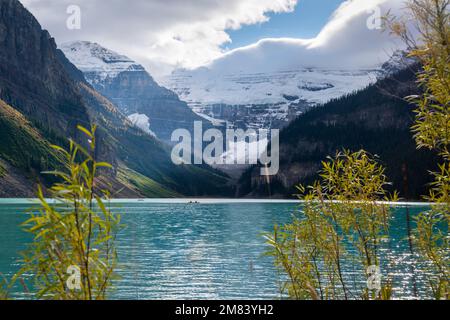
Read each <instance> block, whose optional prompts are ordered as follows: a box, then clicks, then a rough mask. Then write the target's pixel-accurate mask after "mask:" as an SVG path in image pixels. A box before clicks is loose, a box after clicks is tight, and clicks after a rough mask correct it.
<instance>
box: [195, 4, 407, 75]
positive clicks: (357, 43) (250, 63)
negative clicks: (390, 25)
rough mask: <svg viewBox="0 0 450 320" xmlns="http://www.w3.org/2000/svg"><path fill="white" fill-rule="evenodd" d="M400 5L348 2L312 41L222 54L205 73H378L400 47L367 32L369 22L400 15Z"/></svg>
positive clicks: (271, 42)
mask: <svg viewBox="0 0 450 320" xmlns="http://www.w3.org/2000/svg"><path fill="white" fill-rule="evenodd" d="M403 4H404V0H348V1H345V2H344V3H343V4H342V5H341V6H340V7H339V8H338V9H337V10H336V12H335V13H334V14H333V16H332V17H331V18H330V20H329V22H328V23H327V24H326V25H325V26H324V27H323V29H322V30H321V32H320V33H319V34H318V35H317V37H315V38H312V39H289V38H285V39H283V38H278V39H263V40H261V41H259V42H257V43H255V44H252V45H250V46H246V47H242V48H238V49H235V50H232V51H230V52H227V53H225V54H223V55H222V56H221V57H219V58H217V59H215V60H214V61H212V62H211V63H210V64H208V65H207V68H208V69H209V71H210V72H213V73H216V74H223V73H236V72H248V73H252V72H256V71H257V70H260V71H266V72H267V71H280V70H289V69H292V68H296V67H301V68H305V67H314V68H329V69H347V70H348V69H364V68H367V69H370V68H376V67H379V66H380V65H381V64H382V63H384V62H385V61H386V60H388V59H389V57H390V56H391V55H392V53H393V52H394V51H395V50H397V49H399V48H400V43H399V42H398V41H397V40H396V39H395V38H394V37H392V36H391V35H390V34H389V33H388V32H383V31H382V30H378V29H371V28H369V27H368V21H369V22H370V21H372V19H373V17H374V14H375V13H380V14H381V16H383V15H385V14H387V13H388V11H391V12H393V13H397V14H401V10H402V8H403ZM375 9H376V10H375ZM381 16H380V18H381ZM369 25H370V24H369ZM204 71H205V70H202V69H200V70H199V72H204Z"/></svg>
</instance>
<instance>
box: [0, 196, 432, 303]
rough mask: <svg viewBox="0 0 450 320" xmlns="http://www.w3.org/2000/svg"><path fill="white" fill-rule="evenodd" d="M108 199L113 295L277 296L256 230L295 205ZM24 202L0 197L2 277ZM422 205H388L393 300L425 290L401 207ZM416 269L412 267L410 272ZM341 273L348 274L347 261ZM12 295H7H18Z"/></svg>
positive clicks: (16, 241)
mask: <svg viewBox="0 0 450 320" xmlns="http://www.w3.org/2000/svg"><path fill="white" fill-rule="evenodd" d="M199 201H200V202H202V203H199V204H194V203H188V201H187V200H146V201H132V200H126V201H124V200H122V201H115V202H114V203H113V204H112V206H113V208H114V210H116V211H118V212H120V213H121V214H122V219H123V223H124V224H125V225H126V226H127V227H126V228H125V229H124V230H123V231H122V232H121V233H120V234H119V236H118V253H119V262H120V270H119V274H120V276H121V279H120V280H118V281H117V282H116V283H115V286H116V290H115V291H114V292H113V294H112V298H114V299H256V300H257V299H279V298H280V293H279V289H278V287H279V286H278V283H279V279H280V276H279V275H278V273H277V271H276V270H275V268H274V267H273V262H272V259H271V258H270V257H265V256H263V253H264V252H265V250H266V249H267V247H266V245H265V243H264V242H265V240H264V239H263V237H262V235H261V234H262V233H263V232H268V231H271V230H272V229H273V225H274V224H275V223H277V224H283V223H287V222H289V221H291V218H292V214H294V213H296V212H297V213H298V212H299V211H300V210H301V205H300V204H299V203H296V202H284V201H280V202H273V201H223V200H199ZM32 206H33V204H32V203H31V202H30V201H25V200H15V199H3V200H0V273H1V274H3V275H5V276H6V277H7V278H10V277H11V276H12V275H13V274H14V273H15V272H16V271H17V270H18V269H19V267H20V266H19V264H18V262H17V261H18V258H19V253H20V252H21V251H23V250H24V249H25V248H26V244H27V243H29V242H30V241H31V237H30V235H28V234H27V233H25V232H23V231H22V230H21V228H20V224H21V223H22V222H23V221H25V220H26V218H27V216H26V213H25V212H26V210H27V209H30V208H31V207H32ZM424 206H425V205H400V206H397V207H396V208H395V209H394V210H393V221H392V225H391V231H390V233H391V240H390V241H389V243H387V244H386V247H385V248H384V249H383V257H384V258H383V266H382V273H383V275H384V274H389V276H390V277H391V278H392V279H393V281H394V283H395V286H396V287H399V288H400V289H399V290H398V291H397V292H395V296H396V297H397V298H405V299H409V298H413V289H412V288H413V285H412V284H413V281H415V282H416V283H417V287H418V290H419V292H422V295H423V294H425V293H424V292H423V291H424V289H423V288H424V286H423V283H424V281H425V279H424V273H423V272H418V271H417V269H419V266H417V265H416V263H415V260H414V259H412V257H411V255H410V254H409V249H408V248H409V247H408V241H407V239H406V235H407V226H406V212H407V210H406V208H408V210H409V211H410V213H411V215H415V214H417V213H418V212H420V210H423V209H424V208H425V207H424ZM414 270H416V271H414ZM345 272H346V273H347V276H352V274H353V273H355V269H354V267H352V266H351V265H350V264H348V265H347V268H346V271H345ZM21 296H22V295H21V293H20V292H16V293H15V297H21Z"/></svg>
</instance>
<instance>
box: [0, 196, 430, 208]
mask: <svg viewBox="0 0 450 320" xmlns="http://www.w3.org/2000/svg"><path fill="white" fill-rule="evenodd" d="M47 200H48V201H49V202H50V203H52V202H55V201H54V200H53V199H47ZM109 202H110V203H112V204H121V203H149V204H258V203H261V204H264V203H266V204H270V203H272V204H302V203H303V202H304V201H301V200H283V199H231V198H230V199H228V198H154V199H112V200H110V201H109ZM37 203H39V200H38V199H33V198H0V205H2V204H37ZM379 203H384V204H389V205H395V206H418V207H420V206H429V205H432V204H433V203H430V202H405V201H399V202H386V201H380V202H379Z"/></svg>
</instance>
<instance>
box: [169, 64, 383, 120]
mask: <svg viewBox="0 0 450 320" xmlns="http://www.w3.org/2000/svg"><path fill="white" fill-rule="evenodd" d="M380 74H381V72H380V70H376V69H372V70H356V71H355V70H345V69H343V70H331V69H314V68H303V69H292V70H282V71H270V72H255V73H245V72H239V73H230V74H216V73H214V72H211V71H210V70H208V69H206V68H202V69H198V70H194V71H188V70H178V71H175V72H174V73H173V74H172V75H171V76H170V77H168V78H167V79H166V80H165V82H164V83H165V85H166V86H167V87H169V88H171V89H172V90H174V91H175V92H176V93H177V94H178V95H179V96H180V98H181V99H182V100H184V101H186V102H187V103H188V105H189V106H190V107H191V108H192V109H193V110H194V111H195V112H197V113H200V114H204V115H206V116H208V117H212V118H216V119H223V120H226V121H228V122H231V123H233V124H235V125H236V126H237V127H249V128H262V127H265V128H270V127H275V128H277V127H278V128H280V127H282V126H284V125H285V124H287V123H288V122H289V121H290V120H292V119H293V118H294V117H296V116H297V115H299V114H301V113H302V112H304V111H305V110H306V109H307V108H309V107H311V106H314V105H317V104H322V103H325V102H327V101H329V100H331V99H334V98H338V97H341V96H343V95H345V94H348V93H350V92H353V91H357V90H359V89H363V88H364V87H366V86H368V85H369V84H371V83H373V82H375V81H376V80H377V78H378V77H379V76H380Z"/></svg>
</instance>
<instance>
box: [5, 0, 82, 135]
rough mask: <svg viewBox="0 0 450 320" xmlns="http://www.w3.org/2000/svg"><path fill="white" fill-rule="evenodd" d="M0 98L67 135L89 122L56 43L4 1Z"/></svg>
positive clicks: (10, 2) (24, 12) (18, 5)
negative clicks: (78, 124)
mask: <svg viewBox="0 0 450 320" xmlns="http://www.w3.org/2000/svg"><path fill="white" fill-rule="evenodd" d="M0 48H1V50H0V98H1V99H3V100H4V101H5V102H6V103H8V104H10V105H13V106H14V107H15V108H17V109H19V110H20V111H21V112H23V113H24V114H25V115H26V116H27V117H28V118H29V119H30V120H32V121H33V122H35V123H39V125H40V126H41V127H42V128H44V129H46V130H48V131H54V132H57V133H58V134H62V135H68V136H71V135H74V134H75V125H76V124H77V123H84V124H87V123H89V117H88V115H87V111H86V108H85V107H84V106H83V104H82V103H81V97H80V95H79V94H78V91H77V89H76V88H75V86H74V84H73V82H72V80H71V79H70V77H69V75H68V74H67V72H66V71H65V70H64V68H63V67H62V66H61V64H60V63H59V60H58V51H57V49H56V44H55V41H54V39H52V38H51V37H50V35H49V33H48V32H47V31H45V30H42V29H41V26H40V25H39V23H38V21H37V20H36V19H35V18H34V17H33V16H32V15H31V14H30V13H29V12H28V11H27V10H26V9H25V8H24V7H23V6H22V4H21V3H20V2H19V1H17V0H1V1H0Z"/></svg>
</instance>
